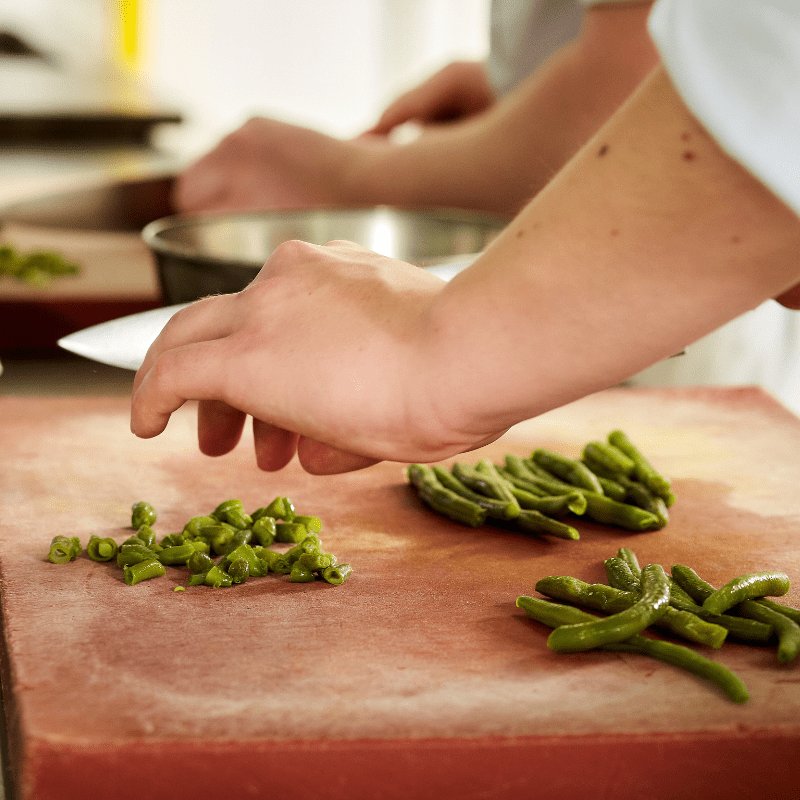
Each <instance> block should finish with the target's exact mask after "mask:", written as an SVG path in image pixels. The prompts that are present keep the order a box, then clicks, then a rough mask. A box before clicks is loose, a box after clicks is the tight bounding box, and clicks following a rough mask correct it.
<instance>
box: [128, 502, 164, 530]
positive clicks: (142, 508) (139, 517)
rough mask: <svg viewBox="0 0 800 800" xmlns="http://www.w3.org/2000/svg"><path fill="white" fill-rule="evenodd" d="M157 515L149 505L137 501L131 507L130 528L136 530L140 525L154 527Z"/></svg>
mask: <svg viewBox="0 0 800 800" xmlns="http://www.w3.org/2000/svg"><path fill="white" fill-rule="evenodd" d="M156 519H158V514H157V513H156V510H155V508H153V506H152V505H150V503H148V502H146V501H144V500H139V501H138V502H136V503H134V504H133V505H132V506H131V528H133V529H134V530H138V529H139V528H141V527H142V525H155V523H156Z"/></svg>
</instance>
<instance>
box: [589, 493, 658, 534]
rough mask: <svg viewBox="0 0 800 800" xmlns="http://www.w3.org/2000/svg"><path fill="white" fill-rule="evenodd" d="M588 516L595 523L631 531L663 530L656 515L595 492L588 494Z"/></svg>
mask: <svg viewBox="0 0 800 800" xmlns="http://www.w3.org/2000/svg"><path fill="white" fill-rule="evenodd" d="M586 516H587V517H589V518H590V519H593V520H594V521H595V522H602V523H604V524H606V525H615V526H616V527H618V528H624V529H625V530H630V531H654V530H658V529H659V528H661V523H660V522H659V520H658V517H656V516H655V514H651V513H650V512H649V511H645V510H644V509H642V508H638V507H637V506H632V505H630V504H628V503H620V502H619V501H617V500H612V499H611V498H610V497H604V496H603V495H601V494H594V493H593V492H587V494H586Z"/></svg>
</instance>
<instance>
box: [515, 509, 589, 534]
mask: <svg viewBox="0 0 800 800" xmlns="http://www.w3.org/2000/svg"><path fill="white" fill-rule="evenodd" d="M512 524H513V525H514V527H517V528H521V529H522V530H524V531H529V532H530V533H540V534H545V535H547V536H555V537H557V538H559V539H569V540H571V541H577V540H578V539H580V538H581V535H580V532H579V531H578V530H577V528H573V527H572V526H571V525H567V524H566V523H564V522H560V521H559V520H557V519H551V518H550V517H547V516H545V515H544V514H542V513H541V512H540V511H535V510H533V509H527V508H526V509H522V510H521V511H520V513H519V516H518V517H517V518H516V519H515V520H513V523H512Z"/></svg>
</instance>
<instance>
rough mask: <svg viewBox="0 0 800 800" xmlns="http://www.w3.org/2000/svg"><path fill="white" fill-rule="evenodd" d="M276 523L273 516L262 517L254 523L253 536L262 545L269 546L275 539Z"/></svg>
mask: <svg viewBox="0 0 800 800" xmlns="http://www.w3.org/2000/svg"><path fill="white" fill-rule="evenodd" d="M275 524H276V523H275V520H274V519H273V518H272V517H261V518H260V519H257V520H256V521H255V522H254V523H253V527H252V528H251V530H252V531H253V538H254V539H255V540H256V542H258V544H260V545H261V546H262V547H269V546H270V545H271V544H272V543H273V542H274V541H275Z"/></svg>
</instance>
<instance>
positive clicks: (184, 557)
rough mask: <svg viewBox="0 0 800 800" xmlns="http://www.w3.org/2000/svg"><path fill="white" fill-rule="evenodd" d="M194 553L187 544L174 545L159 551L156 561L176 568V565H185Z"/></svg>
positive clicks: (192, 548)
mask: <svg viewBox="0 0 800 800" xmlns="http://www.w3.org/2000/svg"><path fill="white" fill-rule="evenodd" d="M196 552H197V551H196V550H195V549H194V547H192V545H191V544H189V543H188V542H187V543H186V544H176V545H173V546H172V547H165V548H164V549H163V550H161V551H160V552H159V553H158V560H159V561H160V562H161V563H162V564H166V565H167V566H177V565H178V564H186V562H187V561H188V560H189V559H190V558H191V557H192V556H193V555H194V554H195V553H196Z"/></svg>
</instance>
